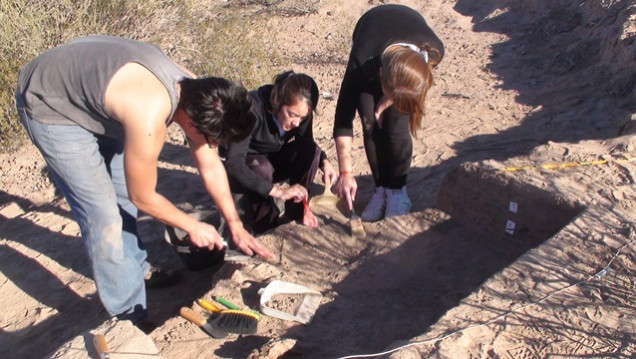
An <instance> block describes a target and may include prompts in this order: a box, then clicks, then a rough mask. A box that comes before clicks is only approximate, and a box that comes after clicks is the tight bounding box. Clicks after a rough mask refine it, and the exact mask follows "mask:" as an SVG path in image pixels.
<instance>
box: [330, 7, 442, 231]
mask: <svg viewBox="0 0 636 359" xmlns="http://www.w3.org/2000/svg"><path fill="white" fill-rule="evenodd" d="M443 54H444V46H443V44H442V42H441V41H440V40H439V38H438V37H437V36H436V35H435V34H434V33H433V31H432V30H431V28H430V27H429V26H428V25H427V24H426V21H425V20H424V18H423V17H422V15H421V14H420V13H418V12H417V11H415V10H413V9H411V8H409V7H406V6H403V5H394V4H391V5H380V6H376V7H374V8H372V9H371V10H369V11H367V12H366V13H365V14H363V15H362V17H361V18H360V20H358V23H357V24H356V27H355V29H354V31H353V45H352V48H351V53H350V56H349V62H348V65H347V69H346V71H345V75H344V78H343V80H342V85H341V87H340V95H339V97H338V103H337V105H336V114H335V122H334V131H333V133H334V139H335V141H336V150H337V153H338V166H339V170H340V176H339V177H338V180H337V181H336V183H335V185H334V187H335V192H336V193H337V194H338V195H339V196H340V197H343V198H346V200H347V203H348V205H349V208H353V201H354V200H355V196H356V191H357V189H358V185H357V183H356V180H355V178H354V177H353V173H351V168H352V158H351V142H352V136H353V118H354V116H355V112H356V110H357V111H358V114H359V115H360V119H361V120H362V132H363V136H364V148H365V152H366V155H367V159H368V161H369V166H370V168H371V172H372V174H373V179H374V181H375V186H376V188H375V192H374V195H373V197H372V198H371V201H370V202H369V204H368V205H367V207H366V208H365V210H364V211H363V212H362V215H361V218H362V220H364V221H377V220H380V219H382V218H384V217H391V216H397V215H402V214H406V213H408V212H409V210H410V208H411V201H410V200H409V198H408V195H407V193H406V179H407V173H408V170H409V168H410V166H411V157H412V154H413V140H412V138H411V136H413V137H415V136H416V131H417V129H418V128H419V126H420V123H421V120H422V116H423V114H424V102H425V99H426V93H427V91H428V89H429V88H430V87H431V86H432V84H433V74H432V72H433V68H434V67H435V66H436V65H437V64H438V63H439V62H440V61H441V59H442V57H443Z"/></svg>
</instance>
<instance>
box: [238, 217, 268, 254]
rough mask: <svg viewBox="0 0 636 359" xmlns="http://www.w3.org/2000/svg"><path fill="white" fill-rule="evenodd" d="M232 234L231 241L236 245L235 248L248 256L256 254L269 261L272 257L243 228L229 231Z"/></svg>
mask: <svg viewBox="0 0 636 359" xmlns="http://www.w3.org/2000/svg"><path fill="white" fill-rule="evenodd" d="M230 232H231V234H232V241H234V244H236V248H238V249H239V250H241V252H243V253H245V254H247V255H248V256H253V255H254V254H257V255H259V256H261V257H263V258H265V259H271V258H273V257H274V253H272V252H271V251H270V250H269V249H268V248H267V247H266V246H265V245H264V244H263V243H261V242H260V241H259V240H258V239H256V238H254V237H253V236H252V235H251V234H250V233H249V232H248V231H246V230H245V228H243V226H242V225H241V226H238V227H234V228H233V229H230Z"/></svg>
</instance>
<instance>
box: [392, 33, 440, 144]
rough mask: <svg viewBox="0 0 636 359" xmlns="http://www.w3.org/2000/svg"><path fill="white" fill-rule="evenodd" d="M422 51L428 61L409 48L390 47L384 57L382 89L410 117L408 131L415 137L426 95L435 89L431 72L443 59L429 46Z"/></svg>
mask: <svg viewBox="0 0 636 359" xmlns="http://www.w3.org/2000/svg"><path fill="white" fill-rule="evenodd" d="M423 50H424V51H426V52H427V54H428V56H426V57H428V58H426V57H425V56H424V55H423V53H422V52H417V51H414V50H412V49H411V48H410V47H406V46H389V47H388V48H387V49H386V51H385V52H384V54H383V55H382V80H381V82H382V88H383V90H384V91H387V92H388V94H389V95H390V97H391V99H392V100H393V107H394V108H395V109H396V110H398V111H400V112H403V113H408V114H410V115H411V118H410V124H409V129H410V132H411V135H412V136H413V137H416V138H417V134H416V132H417V130H418V129H419V128H420V125H421V123H422V117H423V116H424V105H425V100H426V94H427V93H428V90H429V89H430V88H431V86H433V71H432V70H433V67H434V66H435V65H437V63H438V62H439V58H440V56H439V52H438V51H436V50H435V49H431V48H430V47H429V46H425V47H424V48H423ZM427 60H428V61H427Z"/></svg>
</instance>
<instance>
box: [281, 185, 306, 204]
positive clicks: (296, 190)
mask: <svg viewBox="0 0 636 359" xmlns="http://www.w3.org/2000/svg"><path fill="white" fill-rule="evenodd" d="M307 196H308V193H307V189H306V188H305V187H303V186H302V185H300V184H298V183H297V184H295V185H292V186H289V187H287V188H285V189H284V190H282V191H280V195H279V196H278V198H280V199H282V200H283V201H287V200H289V199H292V200H293V201H294V202H296V203H298V202H300V201H302V200H303V198H306V197H307Z"/></svg>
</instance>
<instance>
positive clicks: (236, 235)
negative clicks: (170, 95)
mask: <svg viewBox="0 0 636 359" xmlns="http://www.w3.org/2000/svg"><path fill="white" fill-rule="evenodd" d="M184 131H185V132H186V135H187V136H188V140H189V141H188V143H189V145H190V152H191V153H192V156H193V157H194V160H195V162H196V165H197V168H198V170H199V173H200V175H201V178H202V179H203V185H204V187H205V189H206V190H207V192H208V193H209V194H210V197H212V200H213V201H214V203H215V204H216V206H217V208H218V209H219V212H220V213H221V215H222V216H223V218H224V219H225V221H226V223H227V225H228V228H229V230H230V233H231V234H232V240H233V241H234V243H235V244H236V246H237V247H238V248H239V249H240V250H241V251H243V252H244V253H246V254H248V255H254V254H258V255H260V256H262V257H264V258H271V257H273V253H272V252H271V251H270V250H269V249H268V248H267V247H265V246H264V245H263V244H262V243H261V242H260V241H258V240H257V239H256V238H254V237H253V236H252V235H251V234H250V233H249V232H247V231H246V230H245V228H244V227H243V223H242V222H241V220H240V218H239V216H238V214H237V213H236V208H235V207H234V201H233V200H232V195H231V192H230V186H229V184H228V181H227V174H226V172H225V167H224V166H223V163H222V162H221V159H220V158H219V155H218V153H217V151H216V148H211V147H210V146H208V144H207V143H206V142H205V138H204V137H203V135H201V134H199V133H198V132H197V131H196V130H195V129H194V128H193V127H190V126H188V125H186V126H185V127H184Z"/></svg>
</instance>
